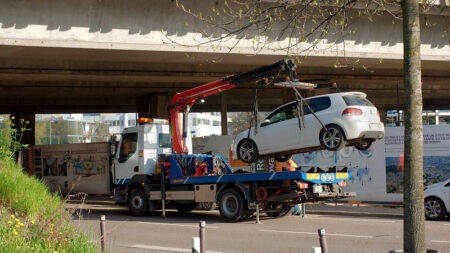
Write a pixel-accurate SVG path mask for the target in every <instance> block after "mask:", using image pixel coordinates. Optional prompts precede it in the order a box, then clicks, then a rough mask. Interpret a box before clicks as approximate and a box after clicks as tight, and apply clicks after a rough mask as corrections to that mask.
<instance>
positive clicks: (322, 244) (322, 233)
mask: <svg viewBox="0 0 450 253" xmlns="http://www.w3.org/2000/svg"><path fill="white" fill-rule="evenodd" d="M318 232H319V240H320V247H321V248H322V253H328V247H327V238H326V236H325V229H323V228H320V229H319V230H318Z"/></svg>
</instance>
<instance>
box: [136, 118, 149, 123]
mask: <svg viewBox="0 0 450 253" xmlns="http://www.w3.org/2000/svg"><path fill="white" fill-rule="evenodd" d="M137 122H138V123H153V119H151V118H139V119H138V120H137Z"/></svg>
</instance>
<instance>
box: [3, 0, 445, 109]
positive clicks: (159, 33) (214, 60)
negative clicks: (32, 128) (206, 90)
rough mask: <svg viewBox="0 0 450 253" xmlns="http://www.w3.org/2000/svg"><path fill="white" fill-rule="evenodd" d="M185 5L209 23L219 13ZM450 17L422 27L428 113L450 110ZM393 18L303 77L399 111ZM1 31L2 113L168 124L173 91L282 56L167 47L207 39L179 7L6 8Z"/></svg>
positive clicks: (231, 95) (63, 3)
mask: <svg viewBox="0 0 450 253" xmlns="http://www.w3.org/2000/svg"><path fill="white" fill-rule="evenodd" d="M187 2H188V3H187V4H191V5H195V6H197V8H199V9H200V11H203V12H204V13H207V12H208V11H209V10H210V9H211V8H212V6H213V5H216V3H217V5H218V6H219V7H220V5H221V4H222V3H221V2H214V1H208V0H203V1H202V0H196V1H195V0H192V1H187ZM444 2H445V1H444ZM217 5H216V6H217ZM449 13H450V12H449V7H448V6H442V7H440V6H436V8H435V11H434V12H433V14H430V15H424V16H423V19H425V18H427V19H428V22H429V23H431V24H432V26H431V27H425V26H423V29H422V46H421V50H422V68H423V69H422V74H423V96H424V106H425V108H427V109H450V100H449V99H448V97H449V95H450V46H449V23H450V16H449ZM353 14H355V16H356V10H354V13H353ZM392 19H393V18H392V17H391V16H390V15H389V14H387V13H386V14H384V15H380V16H375V17H373V21H372V22H371V21H369V20H368V19H364V18H359V19H357V22H354V24H353V26H355V28H356V33H355V34H351V35H348V36H346V37H345V39H343V40H341V41H337V42H336V39H335V38H331V37H330V38H327V39H323V40H322V41H321V44H322V45H323V47H322V48H319V49H318V50H316V51H314V52H309V53H308V57H306V58H302V62H301V63H300V64H299V67H298V73H299V76H298V77H299V78H300V79H302V80H307V79H322V80H326V81H331V82H336V83H337V84H338V85H339V87H340V89H341V90H343V91H347V90H361V91H364V92H367V93H368V94H369V98H370V100H372V101H373V102H374V103H375V104H376V105H377V106H379V107H380V108H382V109H383V110H385V109H396V108H402V107H403V78H402V75H403V72H402V68H403V63H402V57H403V51H402V50H403V44H402V26H401V21H399V20H397V21H396V22H395V23H394V24H393V23H392ZM186 23H188V24H189V25H186ZM422 23H423V24H424V23H425V22H422ZM0 24H1V25H0V91H1V92H0V101H1V106H0V113H21V114H24V115H25V114H26V115H28V114H34V113H68V112H136V111H138V112H140V113H141V114H143V115H151V116H158V117H165V116H166V115H165V114H166V106H167V102H168V101H169V98H170V97H171V96H172V95H173V94H174V93H175V92H178V91H182V90H185V89H188V88H190V87H194V86H197V85H200V84H203V83H206V82H209V81H212V80H216V79H219V78H222V77H224V76H226V75H228V74H231V73H237V72H241V71H245V70H249V69H252V68H254V67H258V66H261V65H264V64H270V63H273V62H275V61H277V60H279V59H281V58H284V57H286V53H285V52H284V51H281V50H277V49H276V47H273V46H269V47H268V48H265V49H263V50H261V51H259V52H258V53H257V55H255V53H256V52H255V51H254V49H253V48H252V46H251V45H252V40H251V39H247V38H242V39H241V41H240V42H239V44H238V45H237V46H236V47H235V48H234V49H233V50H231V51H230V50H229V47H230V46H231V45H233V43H234V42H236V40H230V41H227V42H223V43H222V44H220V45H216V46H214V47H212V46H211V45H204V46H199V47H186V46H182V45H178V44H173V43H168V39H171V40H173V41H176V42H178V43H180V44H191V45H192V43H191V42H192V41H193V40H194V39H197V40H202V39H204V38H202V35H201V32H200V31H202V29H210V28H207V27H206V26H205V25H204V24H202V23H200V22H198V21H196V20H194V19H193V18H192V17H190V16H187V15H185V14H183V13H182V12H181V11H180V10H179V9H177V8H176V6H175V2H174V1H158V0H128V1H125V0H108V1H101V0H80V1H71V0H58V1H56V0H40V1H36V0H34V1H32V0H29V1H25V0H3V1H1V3H0ZM212 32H216V33H218V32H219V31H212ZM216 36H217V34H216ZM286 40H287V39H284V40H282V41H279V42H277V43H281V44H282V43H286ZM344 48H345V50H344ZM247 55H253V56H247ZM337 59H338V60H339V61H340V62H341V63H342V62H345V61H348V62H355V61H356V60H357V59H358V60H359V63H358V64H356V65H357V66H356V68H355V69H352V68H351V67H342V68H335V67H334V66H333V65H334V63H335V62H336V60H337ZM362 66H365V67H366V69H364V68H363V67H362ZM253 94H254V85H252V84H249V85H246V86H243V87H239V88H236V89H233V90H230V91H228V92H227V93H226V95H225V96H223V97H219V96H216V97H212V98H209V99H207V102H206V103H205V104H203V105H196V106H195V107H194V108H193V109H194V110H200V111H220V110H221V108H222V110H224V108H225V107H226V108H228V110H229V111H240V110H248V109H249V108H251V106H252V105H253ZM309 95H312V94H309ZM259 97H260V107H261V108H260V110H270V109H272V108H274V107H275V106H277V105H279V104H281V103H283V102H285V101H287V100H289V99H291V98H292V91H289V90H282V89H274V88H264V89H263V90H262V92H260V96H259ZM221 102H225V103H226V106H222V107H221Z"/></svg>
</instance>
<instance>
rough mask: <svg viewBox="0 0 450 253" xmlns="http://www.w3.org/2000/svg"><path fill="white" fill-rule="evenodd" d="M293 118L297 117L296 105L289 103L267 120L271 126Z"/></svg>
mask: <svg viewBox="0 0 450 253" xmlns="http://www.w3.org/2000/svg"><path fill="white" fill-rule="evenodd" d="M295 117H297V105H296V104H295V103H290V104H287V105H285V106H283V107H281V108H280V109H278V110H276V111H275V112H273V113H272V114H271V115H269V117H267V119H268V120H269V121H270V124H273V123H277V122H281V121H285V120H288V119H292V118H295Z"/></svg>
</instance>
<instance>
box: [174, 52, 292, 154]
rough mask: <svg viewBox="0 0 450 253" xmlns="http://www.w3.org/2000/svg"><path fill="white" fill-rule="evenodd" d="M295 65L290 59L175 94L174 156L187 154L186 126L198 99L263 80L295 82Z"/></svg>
mask: <svg viewBox="0 0 450 253" xmlns="http://www.w3.org/2000/svg"><path fill="white" fill-rule="evenodd" d="M295 68H296V65H295V62H294V61H293V60H292V59H283V60H280V61H278V62H276V63H274V64H271V65H267V66H263V67H260V68H257V69H254V70H251V71H248V72H244V73H240V74H236V75H232V76H229V77H225V78H223V79H221V80H216V81H213V82H211V83H207V84H204V85H201V86H198V87H195V88H193V89H189V90H186V91H183V92H180V93H177V94H175V96H174V97H173V99H172V103H171V105H170V106H169V112H170V121H171V128H172V129H171V132H172V143H173V153H174V154H187V153H188V152H189V150H187V148H186V146H185V144H186V137H187V132H186V124H187V119H188V118H187V115H188V113H189V110H190V108H191V107H192V106H193V104H194V102H195V101H196V100H197V99H198V98H204V97H207V96H211V95H214V94H216V93H219V92H223V91H226V90H229V89H232V88H234V87H236V86H237V85H240V84H243V83H248V82H253V81H258V80H261V79H263V78H268V77H275V78H283V77H284V78H285V79H287V80H289V81H294V80H296V71H295ZM181 113H183V124H181V115H180V114H181Z"/></svg>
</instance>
